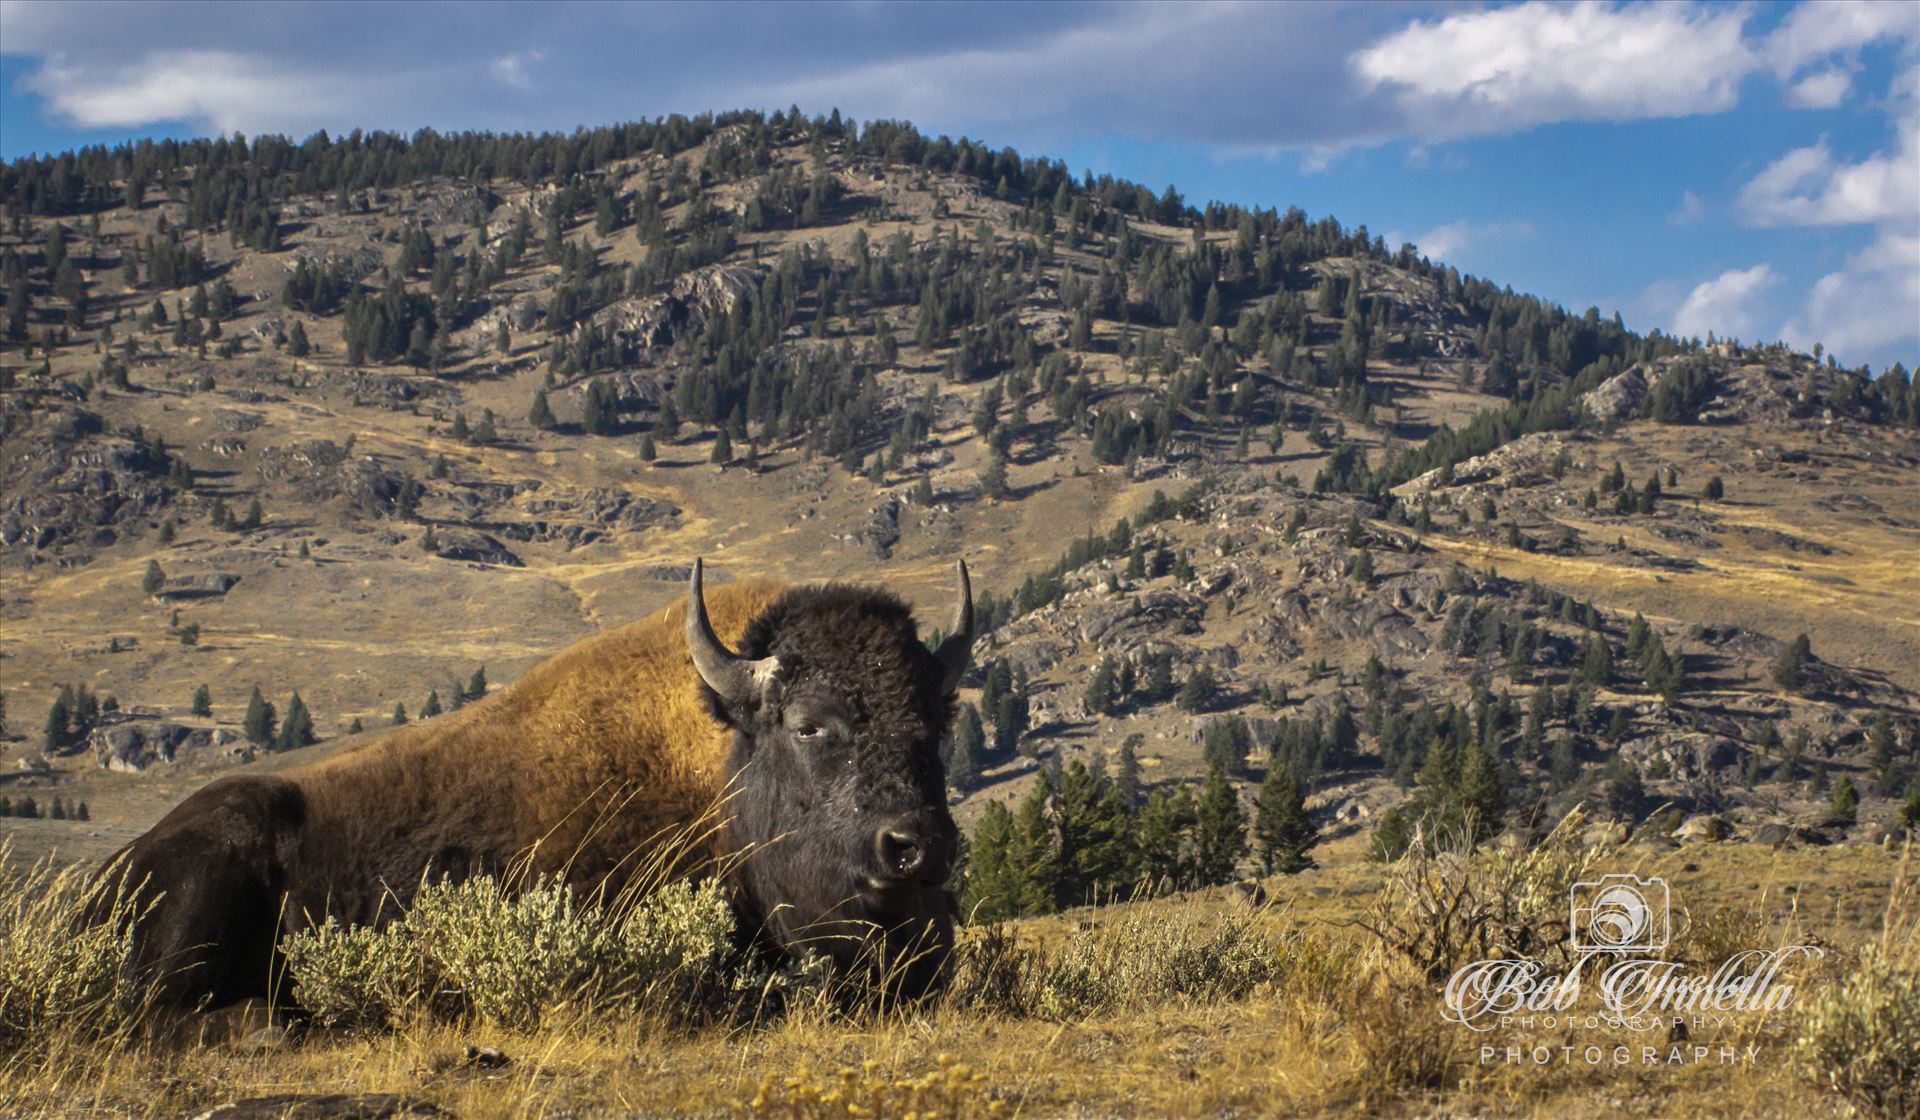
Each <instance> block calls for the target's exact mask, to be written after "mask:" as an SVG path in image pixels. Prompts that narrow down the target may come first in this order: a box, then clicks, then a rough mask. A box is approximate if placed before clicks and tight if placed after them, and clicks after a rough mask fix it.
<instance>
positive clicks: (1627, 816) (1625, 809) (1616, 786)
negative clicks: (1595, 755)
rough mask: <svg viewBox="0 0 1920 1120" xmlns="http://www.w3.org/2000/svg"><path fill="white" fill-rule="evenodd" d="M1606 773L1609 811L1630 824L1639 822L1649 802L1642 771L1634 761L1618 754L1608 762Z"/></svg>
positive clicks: (1606, 795)
mask: <svg viewBox="0 0 1920 1120" xmlns="http://www.w3.org/2000/svg"><path fill="white" fill-rule="evenodd" d="M1605 774H1606V778H1605V797H1606V804H1607V811H1608V812H1610V813H1612V814H1613V816H1614V817H1615V818H1616V819H1618V820H1624V821H1626V822H1628V823H1629V824H1632V823H1636V822H1638V821H1639V819H1640V814H1641V812H1642V811H1643V810H1644V809H1645V808H1646V802H1647V790H1646V786H1645V785H1644V784H1642V782H1641V781H1640V771H1639V770H1638V769H1637V768H1636V767H1635V766H1634V765H1633V763H1631V762H1629V761H1627V760H1626V759H1625V758H1621V757H1619V756H1617V755H1616V756H1615V757H1614V760H1613V761H1612V762H1610V763H1608V764H1607V769H1606V772H1605Z"/></svg>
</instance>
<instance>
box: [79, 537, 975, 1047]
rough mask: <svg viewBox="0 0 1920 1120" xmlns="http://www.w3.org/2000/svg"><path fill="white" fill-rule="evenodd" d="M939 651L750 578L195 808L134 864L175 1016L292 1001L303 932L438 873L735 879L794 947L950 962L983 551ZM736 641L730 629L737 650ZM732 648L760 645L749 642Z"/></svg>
mask: <svg viewBox="0 0 1920 1120" xmlns="http://www.w3.org/2000/svg"><path fill="white" fill-rule="evenodd" d="M959 578H960V596H959V605H958V607H957V609H956V611H955V616H954V620H953V624H952V626H951V629H950V632H949V634H948V636H947V637H946V638H945V639H944V640H943V641H942V642H941V643H940V645H939V647H938V648H937V649H929V648H928V647H927V646H926V645H925V644H923V642H922V641H921V639H920V637H919V635H918V633H917V632H916V628H915V624H914V620H913V616H912V614H911V613H910V611H909V610H908V608H907V607H906V605H905V604H904V603H902V602H901V601H900V600H899V599H898V598H896V597H894V596H893V595H891V594H889V593H887V592H884V591H880V590H876V589H871V588H863V587H853V586H846V585H837V584H829V585H823V586H797V587H792V586H781V585H776V584H768V583H750V582H740V583H733V584H729V585H724V586H721V587H717V588H715V589H714V592H713V594H712V596H711V597H710V598H709V597H708V596H707V595H706V594H704V592H703V589H702V565H701V563H700V562H699V561H697V560H696V561H695V563H694V566H693V573H692V578H691V580H690V582H689V586H688V589H687V597H686V602H685V604H684V605H681V604H674V605H672V606H669V607H667V608H665V609H663V610H661V611H658V612H656V613H654V614H652V615H650V616H648V617H646V618H643V619H641V620H639V621H637V622H634V623H631V624H629V625H627V626H624V627H622V628H620V629H618V630H614V631H612V632H609V633H606V634H602V635H599V636H596V637H593V638H588V639H585V640H583V641H581V642H579V643H577V644H575V645H573V646H572V647H570V648H568V649H566V650H564V651H562V652H561V653H559V654H558V655H556V656H554V657H553V658H551V659H550V660H548V661H546V662H544V663H542V664H541V665H539V666H536V667H535V668H534V669H532V670H531V671H529V672H528V673H527V674H526V676H525V677H523V678H522V679H521V680H520V681H518V682H517V683H515V684H513V685H512V686H510V687H508V688H505V689H502V690H500V691H499V692H497V693H495V694H494V695H492V696H490V697H488V698H487V699H485V700H484V701H482V702H479V703H476V704H473V705H470V706H468V707H466V708H464V709H462V710H460V711H458V712H455V713H453V714H450V715H446V716H442V717H440V718H438V719H435V720H433V721H432V722H430V723H423V724H415V725H413V726H410V727H405V728H399V729H396V730H394V731H392V732H390V733H388V734H386V735H383V736H381V737H380V738H379V739H377V740H375V741H373V742H370V743H367V744H365V745H363V746H360V747H358V748H355V749H354V750H351V751H347V752H344V753H342V754H339V755H337V756H335V757H333V758H330V759H326V760H324V761H320V762H316V763H311V764H308V765H306V766H302V767H300V768H297V769H294V770H291V771H289V772H287V773H286V774H285V775H284V776H278V777H266V776H235V777H229V778H224V779H221V780H219V781H216V782H213V783H211V784H209V785H208V786H206V787H205V788H203V789H201V790H200V791H198V792H197V793H195V794H193V795H192V796H190V797H188V798H187V799H186V800H185V801H183V802H181V803H180V804H179V805H178V806H177V807H175V808H174V809H173V810H172V811H171V812H169V813H168V814H167V815H166V816H165V817H164V818H162V819H161V821H160V822H159V823H158V824H156V825H154V826H153V828H152V829H151V830H149V831H148V832H147V833H146V834H145V835H143V836H141V837H140V838H138V839H136V840H134V841H133V842H132V843H131V844H129V845H128V846H127V847H126V848H125V849H124V850H123V851H122V852H121V853H120V856H119V857H118V859H119V862H118V863H117V864H115V865H113V866H116V867H119V868H121V869H123V870H122V871H121V872H120V873H122V874H124V875H126V876H127V879H126V881H127V882H129V883H138V884H141V886H140V887H139V890H140V891H141V892H142V894H141V896H140V900H139V901H140V902H142V903H143V904H145V905H146V906H147V909H146V911H145V913H144V915H143V917H141V918H140V919H139V920H138V921H137V923H136V924H135V926H134V929H133V958H132V959H133V965H134V967H135V968H137V969H138V970H139V971H140V972H141V974H142V975H143V976H144V977H145V978H146V979H147V980H149V981H150V982H151V983H152V984H154V985H155V986H156V987H155V991H156V997H157V999H158V1000H159V1002H160V1004H161V1006H163V1007H167V1008H172V1009H177V1010H182V1011H187V1010H193V1009H211V1008H215V1007H220V1006H224V1005H228V1004H235V1003H239V1002H241V1001H255V1000H264V999H273V998H276V996H277V997H278V998H279V1000H280V1002H281V1004H282V1005H283V1006H284V1005H286V997H285V996H284V994H282V993H281V989H282V988H283V987H284V985H282V984H279V983H278V982H277V980H278V978H279V975H280V971H281V967H282V962H281V961H280V958H279V955H278V948H277V946H278V942H279V939H280V938H281V936H283V935H284V934H286V933H288V932H291V931H294V930H298V929H302V928H306V927H308V926H311V925H314V924H317V923H319V922H321V921H323V920H325V919H326V918H327V917H329V916H331V917H333V918H335V919H337V920H339V921H342V922H346V923H361V924H368V925H378V924H380V923H382V922H384V921H388V920H391V919H392V918H394V917H395V916H397V911H398V908H399V907H400V906H404V905H406V904H407V903H408V901H409V900H410V899H411V897H412V895H413V894H414V892H415V891H417V889H418V887H419V885H420V884H421V882H422V881H423V879H425V878H426V877H427V876H430V875H431V876H439V875H442V874H446V875H451V876H454V877H462V876H468V875H476V874H483V873H492V874H500V873H503V872H506V871H507V870H509V869H510V868H515V867H524V866H526V865H527V864H530V865H531V866H530V868H528V869H529V870H531V871H532V872H534V873H556V874H561V875H564V876H565V877H566V878H567V880H568V881H569V882H571V883H572V884H574V885H575V886H576V888H579V889H582V890H584V891H588V892H595V891H605V892H608V893H609V894H611V893H613V892H619V891H622V890H624V889H625V888H626V887H627V886H628V885H629V884H630V883H632V882H634V881H635V880H636V878H637V877H638V876H640V875H641V874H642V871H641V869H648V873H657V872H658V871H659V870H660V869H661V867H662V866H663V865H664V866H665V869H666V871H667V872H668V873H669V874H671V875H678V876H696V875H707V876H718V877H720V878H721V879H722V882H723V885H724V887H725V888H726V890H727V892H728V896H729V897H730V899H731V901H732V905H733V907H734V909H735V913H736V916H737V918H738V919H739V928H740V929H741V930H743V931H745V932H746V935H747V936H748V937H750V938H752V939H754V940H756V941H758V942H759V943H760V944H762V945H763V946H765V947H767V948H770V949H772V950H773V951H776V952H784V953H788V954H797V953H798V952H800V951H801V950H802V949H803V948H805V947H814V948H817V949H818V950H820V951H821V952H823V953H824V954H825V955H827V956H828V957H829V958H831V959H833V960H834V961H836V962H838V963H839V964H840V965H842V966H851V965H853V964H854V962H856V960H858V961H862V962H865V963H864V964H863V965H862V967H868V966H870V965H871V964H872V963H873V962H875V961H876V960H877V961H878V962H881V963H882V964H883V965H884V966H885V968H886V970H887V971H888V973H889V974H890V975H891V977H892V983H895V984H898V985H899V986H900V988H901V989H902V990H904V991H905V992H906V993H908V994H923V993H925V992H926V991H928V990H930V989H931V988H932V987H934V986H935V985H936V984H937V982H938V978H939V976H940V975H941V974H942V967H941V966H942V963H943V961H944V959H945V957H946V956H947V954H948V951H949V949H950V947H951V944H952V938H953V917H954V909H955V907H954V903H953V897H952V894H951V892H950V891H949V890H948V888H947V877H948V872H949V869H950V868H951V866H952V861H953V858H954V852H955V847H956V845H957V843H958V831H957V830H956V828H955V826H954V823H953V818H952V816H951V815H950V814H949V813H948V811H947V799H946V776H945V772H944V769H943V767H942V763H941V759H940V753H939V743H940V740H941V738H942V737H943V736H944V735H945V734H946V731H947V728H948V726H949V724H950V723H951V720H952V715H953V705H954V694H955V690H956V689H957V688H958V686H959V684H960V680H961V677H962V676H963V674H964V673H965V671H966V667H967V659H968V654H969V651H970V649H971V646H972V644H973V634H974V624H973V600H972V593H971V588H970V586H969V583H968V579H967V569H966V564H965V563H964V562H962V563H961V564H960V566H959ZM723 635H724V640H723V637H722V636H723ZM727 642H732V643H734V644H735V645H736V646H737V647H738V651H739V652H735V651H734V650H733V649H730V648H728V645H727V644H726V643H727Z"/></svg>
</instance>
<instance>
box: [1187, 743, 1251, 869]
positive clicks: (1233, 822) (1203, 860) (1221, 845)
mask: <svg viewBox="0 0 1920 1120" xmlns="http://www.w3.org/2000/svg"><path fill="white" fill-rule="evenodd" d="M1198 821H1199V824H1198V829H1197V831H1196V832H1195V834H1194V870H1195V873H1196V875H1197V876H1198V877H1199V881H1200V882H1201V883H1202V884H1203V885H1209V886H1211V885H1214V884H1219V883H1224V882H1227V881H1228V880H1230V879H1232V878H1233V871H1234V867H1235V866H1236V865H1237V864H1238V863H1239V862H1240V856H1241V855H1242V854H1243V853H1244V852H1245V851H1246V848H1247V816H1246V813H1245V812H1244V811H1243V810H1242V809H1241V808H1240V796H1239V794H1237V793H1235V792H1234V788H1233V783H1231V782H1229V781H1228V780H1227V775H1226V773H1225V772H1224V771H1222V770H1221V769H1220V768H1219V767H1218V766H1214V767H1210V768H1208V770H1207V783H1206V785H1205V787H1204V788H1202V790H1201V792H1200V805H1199V817H1198Z"/></svg>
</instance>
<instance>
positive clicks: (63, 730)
mask: <svg viewBox="0 0 1920 1120" xmlns="http://www.w3.org/2000/svg"><path fill="white" fill-rule="evenodd" d="M72 725H73V686H71V685H69V686H67V687H65V688H62V689H61V690H60V692H59V694H58V695H56V696H55V697H54V698H53V703H52V704H51V705H50V706H49V707H48V708H47V724H46V743H47V753H49V754H52V753H55V752H57V751H60V750H62V749H64V748H65V747H66V745H67V743H68V741H69V740H68V737H69V736H70V735H71V734H72V733H73V732H72Z"/></svg>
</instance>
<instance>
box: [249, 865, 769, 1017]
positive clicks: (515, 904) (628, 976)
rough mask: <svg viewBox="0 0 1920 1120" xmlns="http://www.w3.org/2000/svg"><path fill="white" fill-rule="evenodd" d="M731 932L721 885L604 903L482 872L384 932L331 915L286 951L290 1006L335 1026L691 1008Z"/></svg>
mask: <svg viewBox="0 0 1920 1120" xmlns="http://www.w3.org/2000/svg"><path fill="white" fill-rule="evenodd" d="M731 932H732V917H731V915H730V912H729V910H728V907H727V904H726V901H725V899H723V898H722V897H721V895H720V889H719V887H718V885H716V884H714V883H704V884H701V885H698V886H694V885H690V884H685V883H681V884H673V885H669V886H666V887H662V888H660V889H659V890H657V891H655V892H654V893H653V894H651V895H649V896H647V897H645V898H643V899H641V900H639V901H638V902H635V903H633V904H631V905H626V906H612V907H603V906H600V905H595V904H587V903H582V902H580V901H579V900H577V899H575V897H574V895H573V891H572V889H571V888H569V887H568V886H567V885H566V883H564V882H563V881H561V880H560V879H558V878H557V877H548V876H541V877H538V878H536V879H535V880H534V881H533V882H532V883H531V884H529V885H528V886H526V887H525V888H524V889H522V890H518V891H515V890H512V889H510V888H509V887H508V886H506V885H503V884H502V883H501V882H500V881H499V880H498V879H495V878H493V877H491V876H479V877H476V878H473V879H469V880H466V881H465V882H461V883H452V882H449V881H444V880H443V881H441V882H439V883H430V884H428V885H426V886H424V887H422V888H421V890H420V893H419V894H418V895H416V896H415V898H414V901H413V905H412V907H411V908H409V909H408V910H407V912H406V914H405V915H404V916H403V917H401V918H400V919H399V920H397V921H395V922H393V923H391V924H389V925H388V926H387V927H386V928H384V929H382V930H379V931H374V930H369V929H366V928H362V927H351V926H342V925H340V924H339V923H337V922H334V921H332V920H331V919H329V920H328V921H327V922H325V923H323V924H321V925H319V926H316V927H314V928H312V929H309V930H304V931H301V932H298V933H295V934H292V935H290V936H288V937H287V938H286V939H285V940H284V942H283V948H284V950H285V952H286V956H287V966H288V971H289V972H290V974H291V976H292V980H293V996H294V999H295V1000H296V1001H297V1002H298V1003H299V1004H300V1005H301V1006H302V1007H304V1008H305V1009H307V1010H308V1011H309V1012H311V1013H312V1014H313V1015H314V1017H315V1018H316V1019H317V1020H319V1021H320V1022H321V1023H323V1024H325V1025H329V1026H346V1027H381V1026H385V1025H388V1024H390V1023H393V1022H395V1021H397V1020H400V1019H402V1018H405V1017H407V1016H409V1015H413V1014H428V1015H431V1016H434V1017H436V1018H445V1019H456V1020H457V1019H465V1018H478V1019H484V1020H488V1021H491V1022H497V1023H501V1024H504V1025H508V1026H514V1027H532V1026H535V1025H537V1024H538V1023H539V1022H540V1021H541V1020H542V1019H543V1018H545V1017H546V1016H548V1015H549V1014H551V1013H553V1012H555V1011H559V1010H561V1009H564V1008H568V1007H575V1008H583V1009H584V1008H591V1009H593V1010H595V1011H604V1010H634V1009H638V1008H641V1007H643V1006H646V1007H653V1008H658V1009H663V1010H669V1011H675V1010H676V1009H678V1010H686V1009H688V1008H690V1007H691V1006H693V1005H695V1004H698V1003H699V1001H698V1000H697V999H694V998H693V997H695V996H696V995H698V994H699V993H702V992H705V991H712V990H717V987H718V985H719V982H720V980H721V977H720V970H719V967H718V966H719V964H720V962H721V958H722V957H723V956H724V954H725V953H726V951H727V948H728V939H729V936H730V934H731Z"/></svg>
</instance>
